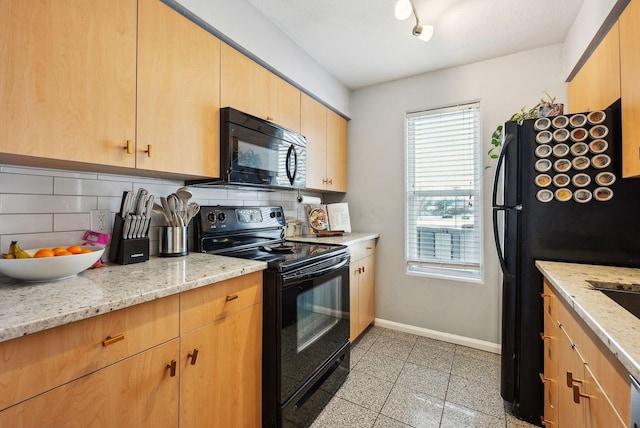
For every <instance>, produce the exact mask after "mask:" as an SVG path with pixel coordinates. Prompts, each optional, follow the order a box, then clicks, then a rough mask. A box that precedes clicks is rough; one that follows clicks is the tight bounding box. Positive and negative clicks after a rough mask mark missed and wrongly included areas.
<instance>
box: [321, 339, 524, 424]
mask: <svg viewBox="0 0 640 428" xmlns="http://www.w3.org/2000/svg"><path fill="white" fill-rule="evenodd" d="M334 427H335V428H340V427H345V428H347V427H348V428H360V427H362V428H365V427H373V428H405V427H447V428H462V427H478V428H479V427H483V428H484V427H490V428H495V427H504V428H526V427H534V425H531V424H528V423H526V422H523V421H521V420H519V419H517V418H515V417H514V416H512V415H510V414H509V413H507V412H505V409H504V403H503V400H502V398H501V397H500V357H499V356H498V355H496V354H492V353H489V352H484V351H479V350H476V349H472V348H467V347H465V346H459V345H454V344H451V343H447V342H441V341H438V340H434V339H429V338H425V337H420V336H415V335H412V334H408V333H403V332H398V331H395V330H389V329H385V328H380V327H371V328H370V329H369V331H367V332H366V333H365V334H364V335H363V336H361V338H360V339H358V340H357V341H356V343H355V344H354V345H353V347H352V348H351V373H350V374H349V377H348V378H347V380H346V381H345V383H344V384H343V385H342V387H341V388H340V390H339V391H338V392H337V394H336V396H335V397H334V398H333V399H332V400H331V401H330V402H329V404H328V405H327V407H325V409H324V410H323V411H322V413H320V415H318V417H317V418H316V420H315V421H314V423H313V425H312V428H334Z"/></svg>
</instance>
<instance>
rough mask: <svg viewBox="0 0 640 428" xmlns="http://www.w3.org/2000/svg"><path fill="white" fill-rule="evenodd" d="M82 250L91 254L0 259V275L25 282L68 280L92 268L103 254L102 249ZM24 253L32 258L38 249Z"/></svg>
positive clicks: (90, 247)
mask: <svg viewBox="0 0 640 428" xmlns="http://www.w3.org/2000/svg"><path fill="white" fill-rule="evenodd" d="M83 248H89V249H91V250H93V252H92V253H84V254H73V255H71V256H56V257H42V258H37V259H0V274H3V275H6V276H8V277H11V278H15V279H20V280H22V281H27V282H43V281H57V280H59V279H65V278H70V277H73V276H76V275H77V274H79V273H80V272H82V271H84V270H86V269H88V268H90V267H91V266H93V265H94V263H95V262H97V261H98V259H99V258H100V257H102V254H103V253H104V248H103V247H97V246H84V247H83ZM25 251H26V252H27V253H29V254H30V255H32V256H33V255H34V254H35V253H36V251H38V249H35V250H25Z"/></svg>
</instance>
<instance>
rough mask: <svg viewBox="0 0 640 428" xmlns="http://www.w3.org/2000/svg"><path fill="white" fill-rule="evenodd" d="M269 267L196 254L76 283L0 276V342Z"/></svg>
mask: <svg viewBox="0 0 640 428" xmlns="http://www.w3.org/2000/svg"><path fill="white" fill-rule="evenodd" d="M266 267H267V264H266V263H265V262H260V261H254V260H243V259H238V258H232V257H223V256H213V255H209V254H200V253H194V254H189V255H187V256H183V257H176V258H161V257H157V256H152V257H151V258H150V259H149V260H148V261H147V262H144V263H136V264H130V265H116V264H108V265H105V266H103V267H101V268H98V269H88V270H86V271H84V272H82V273H80V274H78V275H77V276H76V277H74V278H69V279H64V280H60V281H52V282H40V283H26V282H23V281H19V280H16V279H12V278H9V277H6V276H1V275H0V342H4V341H7V340H11V339H15V338H17V337H21V336H25V335H28V334H33V333H37V332H39V331H43V330H47V329H49V328H53V327H58V326H61V325H64V324H68V323H71V322H74V321H80V320H83V319H86V318H90V317H93V316H96V315H100V314H103V313H106V312H110V311H115V310H118V309H124V308H127V307H129V306H133V305H137V304H141V303H146V302H150V301H152V300H155V299H160V298H162V297H167V296H171V295H173V294H178V293H181V292H184V291H188V290H191V289H195V288H199V287H203V286H206V285H209V284H214V283H217V282H221V281H224V280H227V279H231V278H235V277H238V276H242V275H246V274H249V273H253V272H258V271H262V270H264V269H266Z"/></svg>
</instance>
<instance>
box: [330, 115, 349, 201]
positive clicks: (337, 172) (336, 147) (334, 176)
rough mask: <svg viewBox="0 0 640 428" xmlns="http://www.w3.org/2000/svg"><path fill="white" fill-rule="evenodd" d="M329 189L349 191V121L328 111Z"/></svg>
mask: <svg viewBox="0 0 640 428" xmlns="http://www.w3.org/2000/svg"><path fill="white" fill-rule="evenodd" d="M327 179H328V183H327V190H332V191H334V192H346V191H347V121H346V119H344V118H343V117H341V116H340V115H338V114H336V113H334V112H332V111H327Z"/></svg>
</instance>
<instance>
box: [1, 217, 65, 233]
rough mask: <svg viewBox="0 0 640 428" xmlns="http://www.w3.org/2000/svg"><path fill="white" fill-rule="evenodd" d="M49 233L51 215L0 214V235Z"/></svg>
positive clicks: (51, 222) (51, 226) (51, 221)
mask: <svg viewBox="0 0 640 428" xmlns="http://www.w3.org/2000/svg"><path fill="white" fill-rule="evenodd" d="M51 231H53V215H52V214H0V235H13V234H16V233H38V232H51Z"/></svg>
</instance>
